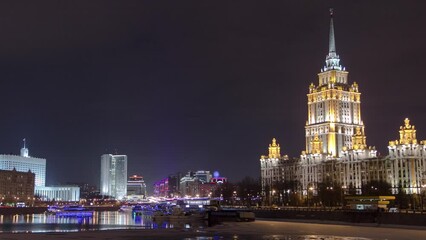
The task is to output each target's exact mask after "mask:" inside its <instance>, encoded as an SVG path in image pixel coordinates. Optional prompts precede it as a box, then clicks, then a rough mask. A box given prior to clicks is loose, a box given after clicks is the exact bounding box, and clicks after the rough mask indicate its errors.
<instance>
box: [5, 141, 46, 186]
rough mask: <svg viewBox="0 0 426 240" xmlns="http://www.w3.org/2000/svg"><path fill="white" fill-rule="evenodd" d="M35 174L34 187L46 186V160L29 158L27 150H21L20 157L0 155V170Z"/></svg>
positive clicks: (23, 148) (24, 147)
mask: <svg viewBox="0 0 426 240" xmlns="http://www.w3.org/2000/svg"><path fill="white" fill-rule="evenodd" d="M13 169H16V171H18V172H28V171H29V170H30V171H31V172H32V173H34V174H35V186H41V187H44V186H45V185H46V159H44V158H35V157H30V156H29V153H28V148H26V146H25V141H24V146H23V147H22V148H21V155H19V156H18V155H8V154H0V170H13Z"/></svg>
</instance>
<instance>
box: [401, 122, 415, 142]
mask: <svg viewBox="0 0 426 240" xmlns="http://www.w3.org/2000/svg"><path fill="white" fill-rule="evenodd" d="M399 129H400V130H399V142H400V143H401V144H417V138H416V129H415V126H414V125H410V119H408V118H405V120H404V126H401V127H400V128H399Z"/></svg>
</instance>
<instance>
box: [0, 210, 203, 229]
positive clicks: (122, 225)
mask: <svg viewBox="0 0 426 240" xmlns="http://www.w3.org/2000/svg"><path fill="white" fill-rule="evenodd" d="M204 226H205V224H204V223H203V222H201V221H200V222H182V221H179V222H167V221H163V222H155V221H153V220H152V217H151V216H150V215H134V214H132V213H131V212H127V213H126V212H117V211H115V212H94V214H93V216H92V217H59V216H56V215H52V214H27V215H0V233H5V232H13V233H18V232H34V233H36V232H75V231H86V230H111V229H163V228H181V229H193V228H203V227H204Z"/></svg>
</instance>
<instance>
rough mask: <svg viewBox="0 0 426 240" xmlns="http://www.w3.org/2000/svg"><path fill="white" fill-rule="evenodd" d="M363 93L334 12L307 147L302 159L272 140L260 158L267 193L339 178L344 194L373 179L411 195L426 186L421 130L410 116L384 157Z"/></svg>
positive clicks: (312, 100)
mask: <svg viewBox="0 0 426 240" xmlns="http://www.w3.org/2000/svg"><path fill="white" fill-rule="evenodd" d="M360 96H361V93H360V92H359V89H358V84H357V83H355V82H354V83H352V84H350V83H349V81H348V72H347V71H346V70H345V68H343V67H342V66H341V65H340V58H339V56H338V55H337V52H336V44H335V35H334V23H333V15H332V12H331V20H330V35H329V52H328V55H327V56H326V60H325V66H324V67H323V68H322V69H321V72H320V73H319V74H318V85H317V86H316V85H314V84H313V83H311V85H310V86H309V93H308V94H307V98H308V120H307V121H306V126H305V139H306V142H305V143H306V147H305V151H303V152H302V154H301V155H300V158H299V159H289V158H288V156H281V153H280V145H279V144H278V143H277V142H276V139H275V138H274V139H272V144H270V145H269V154H268V155H266V156H261V157H260V168H261V182H262V189H263V194H264V195H266V196H268V195H269V196H270V195H271V191H274V186H276V184H277V183H280V182H284V181H287V182H293V183H297V191H298V192H299V193H301V194H303V195H308V194H309V192H311V194H313V195H316V194H318V187H319V184H320V183H324V182H334V183H337V184H339V185H340V186H342V191H343V193H348V192H349V189H351V191H352V193H356V194H362V191H361V190H362V186H365V185H366V184H367V183H369V182H371V181H386V182H388V183H389V184H390V185H391V187H392V189H391V190H392V192H393V193H398V191H399V190H403V191H405V192H406V193H408V194H413V193H421V191H422V188H423V190H425V189H426V185H425V184H426V152H425V150H426V141H421V142H420V143H418V142H417V139H416V130H415V128H414V126H412V125H410V121H409V120H408V119H406V120H405V122H404V126H401V127H400V139H399V140H396V141H391V142H389V146H388V149H389V155H388V156H387V157H378V156H377V151H376V149H375V147H371V146H368V145H367V137H366V135H365V127H364V124H363V122H362V119H361V97H360Z"/></svg>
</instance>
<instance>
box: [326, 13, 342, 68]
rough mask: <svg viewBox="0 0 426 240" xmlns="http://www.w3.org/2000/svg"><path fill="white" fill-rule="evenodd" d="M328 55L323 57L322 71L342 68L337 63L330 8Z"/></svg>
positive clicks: (338, 60) (337, 57) (337, 56)
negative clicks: (323, 65)
mask: <svg viewBox="0 0 426 240" xmlns="http://www.w3.org/2000/svg"><path fill="white" fill-rule="evenodd" d="M328 41H329V42H328V55H327V57H326V58H325V67H324V71H328V70H333V69H334V70H342V66H340V65H339V62H340V58H339V55H337V53H336V40H335V37H334V23H333V9H332V8H330V35H329V39H328Z"/></svg>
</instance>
